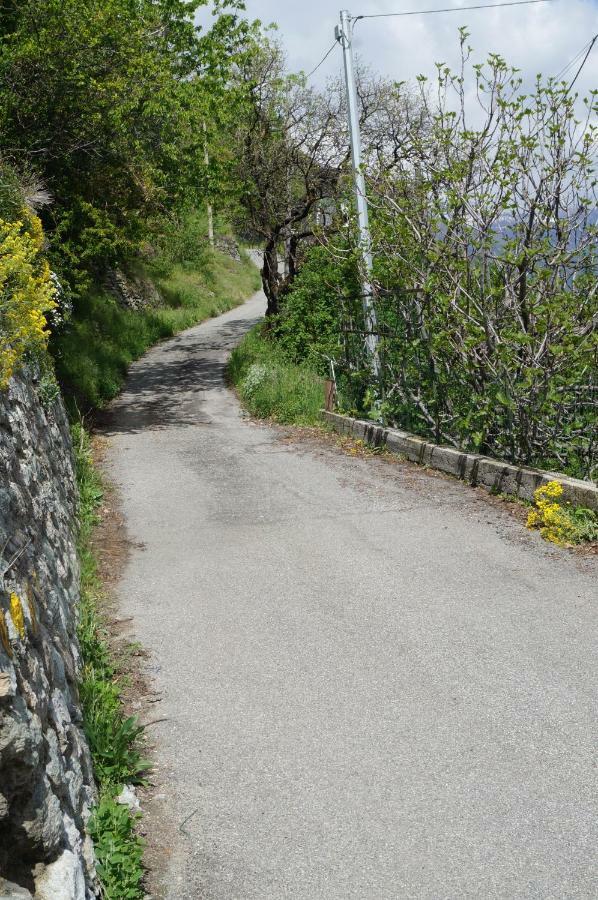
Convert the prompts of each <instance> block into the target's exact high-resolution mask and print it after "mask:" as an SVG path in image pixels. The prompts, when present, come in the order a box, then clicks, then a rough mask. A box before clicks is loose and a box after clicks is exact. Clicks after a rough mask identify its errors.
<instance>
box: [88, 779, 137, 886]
mask: <svg viewBox="0 0 598 900" xmlns="http://www.w3.org/2000/svg"><path fill="white" fill-rule="evenodd" d="M135 818H136V817H134V816H132V815H131V813H130V812H129V810H128V809H127V807H126V806H121V805H120V804H119V803H117V802H116V800H115V799H114V797H111V796H109V795H107V796H103V797H102V798H101V800H100V802H99V804H98V806H97V807H96V808H95V810H94V812H93V815H92V817H91V819H90V822H89V832H90V834H91V837H92V840H93V842H94V849H95V854H96V859H97V872H98V875H99V877H100V880H101V882H102V889H103V892H102V896H103V897H104V898H105V900H139V898H141V897H143V896H144V894H145V892H144V890H143V889H142V887H141V876H142V874H143V867H142V859H143V846H144V845H143V841H142V839H141V838H140V837H139V836H138V835H137V834H136V833H135Z"/></svg>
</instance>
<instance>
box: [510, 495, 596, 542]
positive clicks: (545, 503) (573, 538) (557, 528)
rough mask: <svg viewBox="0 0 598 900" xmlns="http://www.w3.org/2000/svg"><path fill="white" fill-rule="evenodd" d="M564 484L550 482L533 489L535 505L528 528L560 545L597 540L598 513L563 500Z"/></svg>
mask: <svg viewBox="0 0 598 900" xmlns="http://www.w3.org/2000/svg"><path fill="white" fill-rule="evenodd" d="M562 497H563V485H562V484H561V483H560V482H559V481H549V482H548V483H547V484H544V485H542V486H541V487H539V488H538V489H537V490H536V491H535V492H534V507H533V509H531V510H530V512H529V514H528V517H527V527H528V528H537V529H539V531H540V534H541V535H542V537H543V538H544V539H545V540H547V541H550V542H551V543H553V544H557V545H559V546H561V547H567V546H571V545H573V544H582V543H586V542H588V541H598V513H597V512H594V511H593V510H591V509H585V508H584V507H582V506H572V504H571V503H569V502H567V503H563V502H562Z"/></svg>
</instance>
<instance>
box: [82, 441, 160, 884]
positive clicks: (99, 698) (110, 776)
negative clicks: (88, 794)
mask: <svg viewBox="0 0 598 900" xmlns="http://www.w3.org/2000/svg"><path fill="white" fill-rule="evenodd" d="M72 436H73V446H74V450H75V463H76V473H77V483H78V487H79V508H78V540H77V545H78V553H79V559H80V564H81V613H80V623H79V642H80V645H81V655H82V660H83V668H82V674H81V682H80V697H81V704H82V708H83V728H84V730H85V734H86V736H87V739H88V742H89V746H90V749H91V754H92V759H93V765H94V774H95V777H96V782H97V785H98V790H99V801H98V804H97V806H96V808H95V810H94V812H93V814H92V817H91V819H90V823H89V830H90V834H91V837H92V839H93V841H94V846H95V852H96V857H97V862H98V875H99V877H100V880H101V883H102V888H103V893H102V896H103V898H104V900H138V898H141V897H143V896H144V891H143V889H142V885H141V883H142V878H143V865H142V857H143V841H142V840H141V838H140V837H139V836H138V835H137V834H136V830H135V823H136V819H137V818H138V816H137V815H134V814H132V813H131V812H130V810H129V809H128V808H127V807H126V806H122V805H121V804H119V803H117V800H116V798H117V796H118V795H119V793H120V791H121V789H122V787H123V785H125V784H140V783H142V782H143V774H144V772H145V771H146V770H147V768H148V763H147V762H146V761H145V760H144V759H143V755H142V748H141V741H140V738H141V732H142V729H141V727H140V726H139V725H138V724H137V721H136V720H135V719H134V718H132V717H128V716H127V715H126V714H125V712H124V709H123V704H122V700H121V693H120V686H119V675H118V671H117V666H116V665H115V662H114V659H113V656H112V653H111V651H110V647H109V644H108V640H107V636H106V632H105V628H104V627H103V625H102V621H101V615H100V612H99V610H100V603H101V597H102V587H101V584H100V580H99V577H98V567H97V562H96V559H95V556H94V552H93V548H92V543H91V536H92V532H93V528H94V526H95V525H96V523H97V521H98V507H99V505H100V503H101V500H102V494H103V490H102V482H101V479H100V476H99V474H98V472H97V470H96V469H95V468H94V465H93V461H92V456H91V448H90V442H89V436H88V435H87V433H86V431H85V429H84V428H83V426H82V425H81V424H75V425H74V426H73V428H72Z"/></svg>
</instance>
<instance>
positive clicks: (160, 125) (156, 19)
mask: <svg viewBox="0 0 598 900" xmlns="http://www.w3.org/2000/svg"><path fill="white" fill-rule="evenodd" d="M205 3H206V0H7V2H5V3H4V4H3V5H2V13H1V14H0V29H1V38H2V44H1V48H0V150H2V151H3V153H4V155H5V156H7V157H10V158H11V160H12V161H14V163H15V164H16V166H17V167H19V168H23V167H24V166H30V165H31V164H32V162H33V164H34V165H35V168H36V170H37V172H38V173H39V174H40V176H41V177H42V179H43V181H44V183H45V185H46V186H47V189H48V190H49V192H50V193H51V195H52V198H53V203H52V205H51V206H49V207H48V209H47V210H46V211H45V212H44V224H45V225H46V229H47V232H48V234H49V237H50V244H51V246H50V252H51V256H52V261H53V264H54V265H55V266H56V267H57V268H58V269H59V271H60V272H61V273H62V274H64V275H66V276H68V277H69V278H70V280H71V283H72V285H73V286H74V287H75V288H79V289H83V288H85V287H86V286H87V284H88V283H89V281H90V278H91V277H93V276H95V275H97V273H98V272H99V271H101V270H102V269H103V268H104V267H105V266H106V265H108V264H110V263H112V262H114V260H116V259H117V258H119V257H122V256H123V255H125V254H126V253H127V252H130V251H131V250H132V249H133V248H134V247H135V246H137V244H138V243H139V241H140V240H141V238H142V237H143V234H144V231H145V228H146V222H147V220H148V218H150V217H151V216H155V215H157V214H168V213H170V212H171V211H172V210H173V209H176V207H177V205H179V204H182V203H186V204H192V203H193V202H199V200H200V199H201V197H200V194H201V193H202V191H203V192H204V193H205V190H206V179H207V175H206V172H205V166H204V161H203V160H204V136H203V128H202V123H203V122H204V121H205V119H206V117H207V116H208V115H209V112H210V107H212V108H213V106H214V104H215V101H216V98H219V99H220V101H221V102H222V99H223V96H224V94H225V93H226V91H227V90H228V89H230V68H231V65H232V62H233V60H234V58H235V53H236V52H237V51H238V49H239V48H240V46H241V45H242V42H243V39H244V34H245V32H246V27H245V23H244V22H243V20H242V19H241V18H240V17H239V16H238V14H237V8H238V4H237V3H226V4H220V3H218V4H216V6H215V10H214V11H215V13H216V14H217V18H216V20H215V23H214V25H213V27H212V28H211V29H210V30H209V31H208V32H206V33H202V32H201V31H199V29H198V28H197V27H196V26H195V25H194V22H193V15H194V13H195V11H196V10H197V8H198V7H200V6H202V5H204V4H205ZM216 186H217V180H216ZM214 189H215V186H214V185H212V190H214Z"/></svg>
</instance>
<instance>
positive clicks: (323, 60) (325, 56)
mask: <svg viewBox="0 0 598 900" xmlns="http://www.w3.org/2000/svg"><path fill="white" fill-rule="evenodd" d="M337 44H338V41H336V40H335V42H334V44H333V45H332V46H331V47H330V48H329V49H328V50H327V51H326V53H325V54H324V56H323V57H322V59H321V60H320V62H319V63H318V65H317V66H314V67H313V69H312V70H311V72H309V73H308V74H307V75H306V76H305V77H306V78H311V76H312V75H313V74H314V72H317V71H318V69H319V68H320V66H323V65H324V63H325V62H326V60H327V59H328V57H329V56H330V54H331V53H332V51H333V50H334V48H335V47H336V46H337Z"/></svg>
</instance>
